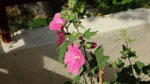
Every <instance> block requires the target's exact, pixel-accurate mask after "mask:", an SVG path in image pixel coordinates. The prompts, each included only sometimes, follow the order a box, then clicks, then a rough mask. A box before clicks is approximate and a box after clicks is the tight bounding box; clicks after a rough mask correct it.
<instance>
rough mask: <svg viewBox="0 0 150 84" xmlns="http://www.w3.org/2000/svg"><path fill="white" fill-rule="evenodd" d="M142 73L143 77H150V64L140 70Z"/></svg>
mask: <svg viewBox="0 0 150 84" xmlns="http://www.w3.org/2000/svg"><path fill="white" fill-rule="evenodd" d="M142 71H143V73H144V74H145V75H148V76H149V77H150V64H149V65H146V66H144V67H143V68H142Z"/></svg>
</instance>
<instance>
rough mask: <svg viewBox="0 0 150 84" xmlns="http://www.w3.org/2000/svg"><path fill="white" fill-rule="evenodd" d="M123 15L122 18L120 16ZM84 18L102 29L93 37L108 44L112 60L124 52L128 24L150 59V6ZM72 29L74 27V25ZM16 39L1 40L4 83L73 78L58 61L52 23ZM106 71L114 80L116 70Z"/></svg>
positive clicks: (56, 83) (44, 83) (0, 82)
mask: <svg viewBox="0 0 150 84" xmlns="http://www.w3.org/2000/svg"><path fill="white" fill-rule="evenodd" d="M132 13H134V14H132ZM144 13H145V15H143V14H144ZM124 14H125V15H124ZM127 14H128V15H127ZM107 16H114V17H109V18H107ZM125 16H126V17H125ZM119 17H120V19H116V18H119ZM123 17H125V18H123ZM127 17H128V18H127ZM132 17H134V18H132ZM121 18H122V19H121ZM91 19H92V20H91ZM82 22H83V24H84V26H86V27H91V28H92V30H93V31H95V30H98V31H99V33H98V34H97V35H96V36H94V37H93V38H92V39H91V40H92V41H94V42H97V43H98V44H99V45H101V44H103V45H104V49H105V55H109V56H110V57H111V59H110V60H109V61H112V60H116V59H117V58H118V57H120V56H121V54H120V50H121V47H122V46H121V45H122V44H123V43H124V42H123V41H122V40H120V37H119V36H120V30H121V29H122V28H126V30H127V36H128V37H131V38H133V39H136V42H134V43H132V44H130V45H129V46H130V47H132V48H133V50H136V51H137V55H138V56H139V58H138V60H141V61H142V62H144V63H146V64H149V63H150V61H149V60H150V54H149V52H150V46H149V43H150V9H143V8H140V9H136V10H133V11H127V12H124V13H122V12H121V13H117V14H112V15H106V16H103V17H95V18H94V17H93V18H90V19H86V20H82ZM69 30H71V31H73V29H72V28H71V27H70V28H69ZM80 30H81V31H84V29H80ZM12 40H13V41H12V43H10V44H4V43H2V42H1V44H0V84H63V82H64V81H66V80H71V79H72V78H73V76H72V75H71V74H70V73H68V72H67V70H66V69H65V68H64V65H63V64H61V63H59V62H58V61H57V53H56V50H57V46H56V44H55V42H56V41H57V37H56V32H52V31H50V30H49V28H48V27H42V28H39V29H35V30H26V31H18V32H16V33H15V34H14V35H13V37H12ZM89 41H90V40H89ZM90 51H93V50H90ZM132 61H133V62H134V61H135V59H132ZM105 71H106V73H107V72H108V73H107V74H106V75H105V77H106V78H108V80H111V79H112V78H113V77H112V76H110V74H111V71H112V70H111V69H110V70H109V69H106V70H105Z"/></svg>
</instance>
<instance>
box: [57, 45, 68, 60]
mask: <svg viewBox="0 0 150 84" xmlns="http://www.w3.org/2000/svg"><path fill="white" fill-rule="evenodd" d="M68 45H69V44H68V43H67V42H63V43H62V44H61V45H60V46H59V47H58V61H59V62H63V59H64V55H65V53H66V51H67V46H68Z"/></svg>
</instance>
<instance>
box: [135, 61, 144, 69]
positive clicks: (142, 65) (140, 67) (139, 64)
mask: <svg viewBox="0 0 150 84" xmlns="http://www.w3.org/2000/svg"><path fill="white" fill-rule="evenodd" d="M135 64H136V66H137V68H139V69H142V68H143V67H144V63H143V62H140V61H136V62H135Z"/></svg>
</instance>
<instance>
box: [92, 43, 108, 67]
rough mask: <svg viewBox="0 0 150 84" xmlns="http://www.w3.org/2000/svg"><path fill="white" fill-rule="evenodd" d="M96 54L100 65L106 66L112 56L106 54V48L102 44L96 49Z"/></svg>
mask: <svg viewBox="0 0 150 84" xmlns="http://www.w3.org/2000/svg"><path fill="white" fill-rule="evenodd" d="M94 55H95V57H96V61H97V64H98V67H105V66H106V63H107V61H108V59H109V58H110V57H109V56H104V48H103V46H102V45H101V46H99V47H98V48H97V49H96V50H95V52H94Z"/></svg>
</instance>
